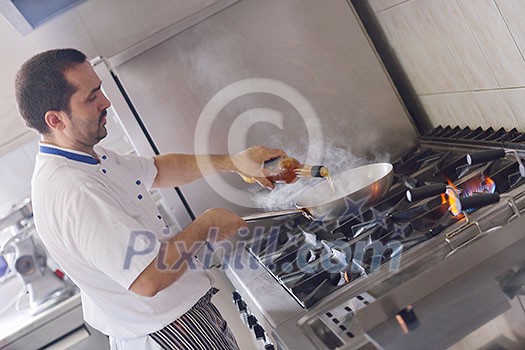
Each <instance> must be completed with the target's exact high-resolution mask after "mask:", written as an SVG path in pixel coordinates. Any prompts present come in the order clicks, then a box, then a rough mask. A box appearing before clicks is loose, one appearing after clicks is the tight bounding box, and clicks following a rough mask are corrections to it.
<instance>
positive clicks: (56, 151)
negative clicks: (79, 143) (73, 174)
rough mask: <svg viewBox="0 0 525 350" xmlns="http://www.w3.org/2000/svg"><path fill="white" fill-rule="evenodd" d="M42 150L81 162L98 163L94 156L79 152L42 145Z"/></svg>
mask: <svg viewBox="0 0 525 350" xmlns="http://www.w3.org/2000/svg"><path fill="white" fill-rule="evenodd" d="M40 152H42V153H47V154H55V155H57V156H62V157H65V158H67V159H71V160H75V161H77V162H81V163H86V164H93V165H94V164H98V160H96V159H95V158H93V157H91V156H87V155H83V154H78V153H73V152H68V151H64V150H62V149H59V148H54V147H47V146H40Z"/></svg>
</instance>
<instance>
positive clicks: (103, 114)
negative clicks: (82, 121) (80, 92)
mask: <svg viewBox="0 0 525 350" xmlns="http://www.w3.org/2000/svg"><path fill="white" fill-rule="evenodd" d="M106 115H108V110H107V109H105V110H103V111H102V113H100V117H99V121H100V122H101V121H102V119H103V118H104V117H105V116H106Z"/></svg>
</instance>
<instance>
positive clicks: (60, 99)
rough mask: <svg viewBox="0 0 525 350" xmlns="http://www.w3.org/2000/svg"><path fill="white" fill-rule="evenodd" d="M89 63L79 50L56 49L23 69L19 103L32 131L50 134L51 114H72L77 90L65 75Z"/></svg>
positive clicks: (19, 79)
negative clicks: (48, 113) (48, 118)
mask: <svg viewBox="0 0 525 350" xmlns="http://www.w3.org/2000/svg"><path fill="white" fill-rule="evenodd" d="M85 61H86V55H84V54H83V53H82V52H80V51H78V50H75V49H56V50H49V51H45V52H42V53H39V54H38V55H36V56H33V57H32V58H30V59H29V60H28V61H26V62H25V63H24V64H23V65H22V67H20V70H19V71H18V73H17V75H16V82H15V90H16V102H17V105H18V111H19V112H20V114H21V115H22V118H23V119H24V121H25V124H26V125H27V126H28V127H30V128H32V129H35V130H36V131H37V132H38V133H40V134H46V133H48V132H49V127H48V126H47V124H46V121H45V118H44V117H45V114H46V112H47V111H50V110H56V111H65V112H67V113H69V112H70V110H69V100H70V98H71V95H73V93H75V91H76V87H75V86H73V85H71V84H70V83H69V82H68V81H67V79H66V77H65V74H64V73H65V72H66V71H67V70H68V69H70V68H72V67H74V66H76V65H79V64H82V63H84V62H85Z"/></svg>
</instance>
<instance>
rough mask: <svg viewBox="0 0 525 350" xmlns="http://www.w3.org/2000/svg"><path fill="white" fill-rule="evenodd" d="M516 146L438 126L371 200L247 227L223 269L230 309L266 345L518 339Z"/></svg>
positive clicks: (508, 135) (520, 262)
mask: <svg viewBox="0 0 525 350" xmlns="http://www.w3.org/2000/svg"><path fill="white" fill-rule="evenodd" d="M487 150H493V151H492V152H491V154H489V155H487V154H486V153H485V154H481V155H479V153H477V152H479V151H487ZM522 151H523V152H525V134H523V133H520V132H518V131H517V130H511V131H506V130H504V129H499V130H492V129H489V130H483V129H481V128H478V129H475V130H470V129H468V128H466V129H461V128H451V127H445V128H443V127H439V128H436V129H434V130H432V131H431V132H430V133H428V134H427V135H425V136H423V137H421V140H420V144H419V145H418V146H417V147H415V148H414V149H413V150H411V151H410V152H408V153H407V154H406V155H404V156H403V157H402V158H401V159H398V160H396V161H395V162H394V163H393V164H394V171H395V180H394V184H393V185H392V187H391V188H390V190H389V192H388V193H387V194H386V195H385V196H384V197H383V199H382V200H381V201H380V202H379V203H378V204H376V205H374V206H373V207H371V208H365V207H363V206H362V203H348V210H347V211H346V212H345V213H344V214H343V215H342V216H341V217H340V218H338V219H337V220H332V221H327V222H323V221H310V220H308V219H306V218H304V217H303V216H301V215H296V216H291V217H288V218H287V219H285V220H279V221H276V220H273V221H268V222H266V223H265V224H266V226H265V228H261V227H257V228H255V225H254V226H253V227H252V228H253V230H252V231H253V232H252V235H251V236H250V241H249V244H248V245H247V251H248V254H241V255H242V256H239V257H237V258H238V262H241V263H240V264H230V265H231V266H230V268H229V270H228V272H227V273H228V274H229V276H230V279H231V280H232V282H233V284H234V285H235V286H236V288H237V291H238V294H236V302H237V303H238V304H239V303H240V304H241V305H244V307H243V308H242V313H243V314H244V315H245V317H247V316H248V315H250V314H253V317H252V324H251V326H252V327H253V325H254V322H253V318H256V319H257V323H258V324H260V325H261V327H262V328H264V329H265V330H266V333H267V335H266V336H264V335H263V337H269V338H270V339H271V341H272V343H273V344H274V346H276V347H278V348H279V347H280V348H289V349H297V348H302V349H323V348H324V349H336V348H338V349H339V348H348V349H353V348H356V349H358V348H362V347H364V348H371V349H373V348H385V349H408V348H425V349H434V348H435V349H442V348H447V347H454V346H457V347H458V348H459V347H460V346H461V345H460V344H461V342H464V343H465V344H468V346H469V347H470V346H474V347H476V348H483V347H484V346H489V347H490V346H495V345H497V346H500V348H506V347H505V346H509V347H508V348H509V349H510V348H519V347H524V346H525V340H524V338H523V337H525V334H524V331H523V330H524V329H525V327H524V325H525V312H524V308H523V302H524V299H523V297H522V295H524V294H525V287H524V283H525V253H524V252H525V234H522V227H523V223H525V219H523V218H522V217H521V215H522V214H521V211H522V210H523V208H525V186H524V184H525V179H524V177H523V175H524V174H523V172H524V169H523V165H522V164H521V161H520V159H521V158H520V157H519V154H521V152H522ZM516 153H517V154H518V157H516V156H515V155H514V154H516ZM467 154H472V155H473V156H472V158H473V159H475V160H477V164H468V163H467V157H466V156H467ZM523 154H525V153H523ZM476 155H479V156H476ZM473 163H476V162H475V161H474V162H473ZM520 171H521V172H520ZM436 189H437V191H436ZM407 190H408V191H409V192H411V193H413V195H412V198H411V199H412V200H411V201H409V200H408V199H407ZM466 198H469V199H468V200H465V199H466ZM487 199H488V200H487ZM471 200H473V201H474V202H473V203H470V201H471ZM458 203H461V205H460V206H458ZM467 203H468V204H467ZM247 267H249V268H247ZM509 317H511V318H512V323H513V325H512V326H510V325H509V324H510V323H509V322H506V321H505V320H506V319H507V318H509ZM502 318H503V321H501V320H500V319H502ZM498 320H499V321H498ZM494 324H497V325H499V326H494ZM491 325H492V326H491ZM520 327H521V328H520ZM520 329H521V331H520ZM476 332H478V333H479V334H481V335H482V336H479V335H478V336H477V335H476ZM259 333H260V331H259ZM491 334H494V336H491ZM469 335H470V336H469ZM498 335H499V336H498ZM502 335H505V339H502V338H501V337H502ZM259 336H260V334H259ZM266 344H269V341H268V340H267V341H266ZM502 344H503V345H502ZM505 344H506V345H505ZM509 344H510V345H509Z"/></svg>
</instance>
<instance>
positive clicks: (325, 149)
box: [250, 143, 390, 210]
mask: <svg viewBox="0 0 525 350" xmlns="http://www.w3.org/2000/svg"><path fill="white" fill-rule="evenodd" d="M272 147H279V146H275V145H272ZM281 148H283V147H281ZM306 148H307V147H303V148H302V149H303V151H299V150H298V149H296V148H289V149H286V148H284V150H285V151H286V153H287V154H288V155H289V156H291V157H294V158H296V159H297V160H299V161H300V162H302V161H304V160H305V159H306V158H307V154H306V152H305V151H304V150H305V149H306ZM309 149H310V152H315V153H316V154H321V155H322V157H321V159H322V163H321V164H310V165H324V166H326V167H327V168H328V170H329V171H330V175H331V176H335V175H337V174H339V173H341V172H343V171H346V170H349V169H352V168H356V167H359V166H362V165H366V164H371V163H380V162H390V155H389V154H377V155H376V156H375V158H374V159H365V158H361V157H358V156H356V155H354V154H352V152H351V150H350V149H349V148H342V147H338V146H335V145H334V144H326V143H325V144H324V145H320V144H319V145H313V146H310V147H309ZM321 181H326V180H324V179H318V178H301V179H299V180H297V181H296V182H294V183H292V184H276V185H275V188H274V189H273V190H272V191H271V192H268V191H267V190H265V189H261V188H260V187H251V188H250V192H251V194H252V199H253V201H254V202H255V203H256V205H257V206H258V207H260V208H263V209H265V210H278V209H292V208H295V201H296V198H297V197H298V196H299V195H300V194H301V193H302V192H303V191H304V190H305V189H307V188H309V187H311V186H313V185H315V184H317V183H319V182H321Z"/></svg>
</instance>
